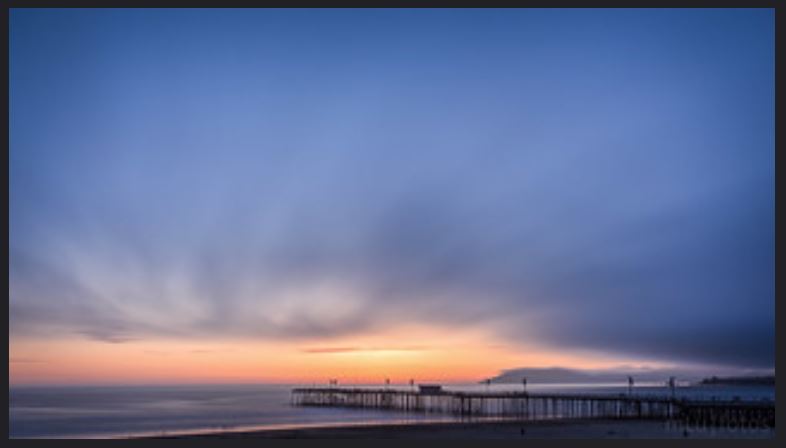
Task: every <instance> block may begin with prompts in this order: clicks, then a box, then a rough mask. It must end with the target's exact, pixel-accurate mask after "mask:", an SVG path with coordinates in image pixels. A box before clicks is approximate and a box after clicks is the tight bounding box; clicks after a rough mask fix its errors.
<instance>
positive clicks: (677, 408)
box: [292, 387, 775, 428]
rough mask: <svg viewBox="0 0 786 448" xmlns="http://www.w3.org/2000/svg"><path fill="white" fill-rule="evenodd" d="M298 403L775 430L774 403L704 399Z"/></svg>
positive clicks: (329, 393)
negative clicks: (640, 420) (675, 422)
mask: <svg viewBox="0 0 786 448" xmlns="http://www.w3.org/2000/svg"><path fill="white" fill-rule="evenodd" d="M292 404H293V405H296V406H327V407H349V408H372V409H387V410H395V411H404V412H420V413H439V414H450V415H455V416H459V417H462V418H468V419H470V418H479V419H488V418H499V419H506V420H509V419H515V420H553V419H604V418H611V419H656V420H666V421H672V420H679V421H682V422H684V423H686V424H692V425H704V426H735V427H756V428H774V427H775V403H774V402H773V401H761V402H756V401H753V402H749V401H739V400H734V401H718V400H711V401H704V400H703V401H698V400H685V399H675V398H671V397H665V396H646V395H632V394H627V395H626V394H618V395H594V394H531V393H527V392H459V391H446V390H441V389H437V390H425V391H424V390H420V391H416V390H402V389H391V388H386V389H372V388H347V387H344V388H338V387H329V388H319V387H314V388H297V389H293V390H292Z"/></svg>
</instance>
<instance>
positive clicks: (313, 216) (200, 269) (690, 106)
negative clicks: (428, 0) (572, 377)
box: [9, 9, 775, 384]
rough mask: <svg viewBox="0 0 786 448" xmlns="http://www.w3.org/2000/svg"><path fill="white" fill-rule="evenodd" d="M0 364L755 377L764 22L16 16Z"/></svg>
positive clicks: (709, 15)
mask: <svg viewBox="0 0 786 448" xmlns="http://www.w3.org/2000/svg"><path fill="white" fill-rule="evenodd" d="M9 36H10V59H9V60H10V67H9V76H10V90H9V93H10V121H9V123H10V137H9V142H10V154H9V162H10V167H9V186H10V206H9V210H10V217H9V225H10V230H9V247H10V257H9V259H10V271H9V276H10V287H9V374H10V379H9V381H10V382H11V383H12V384H26V383H47V384H50V383H52V384H54V383H58V384H59V383H68V384H70V383H91V384H92V383H145V382H162V381H163V382H166V381H175V382H200V381H201V382H211V381H212V382H240V381H243V382H251V381H268V382H317V381H318V382H322V381H327V379H328V378H333V377H337V378H341V380H342V381H344V382H353V381H354V382H364V381H366V382H368V381H371V382H375V381H381V380H382V378H385V377H390V378H392V379H393V380H394V381H405V380H406V379H408V378H417V379H429V380H440V381H451V380H455V381H460V380H461V381H465V380H473V381H475V380H478V379H482V378H485V377H486V376H492V375H494V374H496V373H498V372H499V371H500V370H504V369H512V368H519V367H552V366H561V367H568V368H609V367H613V366H619V365H625V366H638V367H641V368H662V367H664V366H665V367H675V368H677V367H679V368H688V367H690V368H705V369H706V370H707V371H708V372H720V371H729V372H742V371H753V370H756V369H765V370H766V369H774V358H775V355H774V333H775V316H774V306H775V293H774V280H775V279H774V209H775V204H774V171H775V170H774V148H775V147H774V14H773V11H772V10H770V9H734V10H731V9H730V10H712V9H704V10H693V9H678V10H668V9H660V10H649V9H631V10H615V9H605V10H564V9H563V10H538V9H520V10H429V9H416V10H415V9H413V10H384V9H377V10H220V9H211V10H168V9H155V10H146V9H134V10H123V9H111V10H90V9H70V10H46V9H36V10H32V9H30V10H27V9H12V10H11V13H10V34H9Z"/></svg>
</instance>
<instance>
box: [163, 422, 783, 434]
mask: <svg viewBox="0 0 786 448" xmlns="http://www.w3.org/2000/svg"><path fill="white" fill-rule="evenodd" d="M773 437H775V430H774V429H742V428H690V427H685V426H684V425H682V424H678V423H668V422H663V421H647V420H581V421H578V420H573V421H570V420H567V421H565V420H563V421H559V422H557V421H551V422H548V421H541V422H476V423H422V424H406V425H389V424H388V425H384V424H381V425H368V426H344V427H325V428H300V429H274V430H259V431H245V432H221V433H210V434H191V435H178V436H171V437H167V436H159V437H154V438H227V439H236V438H243V439H245V438H250V439H257V438H258V439H331V438H332V439H409V438H415V439H424V438H426V439H428V438H433V439H527V438H529V439H566V438H567V439H570V438H581V439H616V438H621V439H628V438H644V439H653V438H654V439H675V438H676V439H684V438H688V439H707V438H711V439H724V438H757V439H758V438H765V439H766V438H773Z"/></svg>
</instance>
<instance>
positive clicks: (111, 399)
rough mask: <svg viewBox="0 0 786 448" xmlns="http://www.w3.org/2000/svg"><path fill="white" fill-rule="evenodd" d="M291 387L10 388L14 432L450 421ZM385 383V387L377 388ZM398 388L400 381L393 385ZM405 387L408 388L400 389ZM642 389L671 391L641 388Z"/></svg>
mask: <svg viewBox="0 0 786 448" xmlns="http://www.w3.org/2000/svg"><path fill="white" fill-rule="evenodd" d="M292 387H294V386H291V385H177V386H100V387H98V386H96V387H86V386H70V387H10V388H9V436H10V437H13V438H23V437H25V438H26V437H47V438H50V437H58V438H60V437H124V436H132V435H145V434H177V433H182V432H193V431H225V430H247V429H264V428H287V427H307V426H327V425H338V424H341V425H345V424H371V423H409V422H416V421H424V420H429V421H434V420H451V419H452V417H450V416H443V415H435V414H430V415H429V414H407V413H403V412H390V411H374V410H363V409H330V408H313V407H295V406H291V405H290V390H291V389H292ZM373 387H381V386H373ZM391 387H395V386H391ZM400 387H404V386H400ZM445 388H446V389H449V390H465V391H470V390H478V391H484V390H487V389H490V390H491V391H502V390H521V386H519V385H491V386H490V388H488V387H487V386H484V385H476V384H474V385H450V386H448V385H446V386H445ZM528 391H530V392H532V393H535V392H560V393H571V392H573V393H599V394H607V393H612V394H617V393H626V392H627V386H626V385H623V384H619V385H617V384H607V385H587V384H551V385H546V384H542V385H538V384H530V385H529V386H528ZM634 393H636V394H647V395H650V394H668V393H669V391H668V389H667V388H665V387H661V386H656V385H641V386H637V387H636V388H635V390H634ZM677 394H678V395H679V396H685V397H690V398H705V399H710V398H712V397H716V398H718V399H732V398H733V397H740V398H741V399H754V400H760V399H772V400H774V399H775V390H774V388H773V387H762V386H752V387H726V386H703V387H697V386H691V387H680V388H678V389H677Z"/></svg>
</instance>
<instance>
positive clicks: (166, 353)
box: [9, 327, 620, 385]
mask: <svg viewBox="0 0 786 448" xmlns="http://www.w3.org/2000/svg"><path fill="white" fill-rule="evenodd" d="M10 348H11V353H10V359H9V383H10V384H16V385H18V384H148V383H149V384H152V383H283V384H311V383H316V384H323V383H326V382H327V381H328V379H330V378H336V379H338V380H339V382H340V383H343V384H353V383H354V384H381V383H383V382H384V380H385V378H389V379H390V380H391V382H392V383H396V384H405V383H407V382H408V381H409V379H415V381H418V382H425V381H438V382H444V383H455V382H477V381H479V380H481V379H484V378H487V377H490V376H494V375H497V374H498V373H499V371H500V370H503V369H510V368H516V367H551V366H557V365H559V366H564V367H577V368H602V367H611V366H613V365H618V364H620V361H619V360H614V359H605V358H598V357H589V356H579V355H573V354H566V353H555V352H553V351H548V350H543V349H538V348H536V347H529V348H526V349H523V348H521V347H520V346H519V347H515V348H514V347H512V346H507V345H505V344H501V343H500V342H499V341H495V340H494V339H493V338H491V337H489V336H488V335H487V334H484V333H483V332H481V331H477V330H473V331H470V330H465V331H462V332H456V331H449V330H447V329H438V328H431V327H429V328H423V327H402V328H399V329H397V330H396V331H389V332H384V333H380V334H375V335H365V336H354V337H346V338H334V339H330V340H319V341H313V340H312V341H297V342H292V341H289V342H286V343H273V342H269V341H268V342H264V341H222V342H216V341H213V342H204V343H200V342H197V341H188V342H186V341H177V340H149V341H129V342H123V343H107V342H99V341H94V340H88V339H84V338H73V339H59V340H18V341H14V344H12V345H11V346H10Z"/></svg>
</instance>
